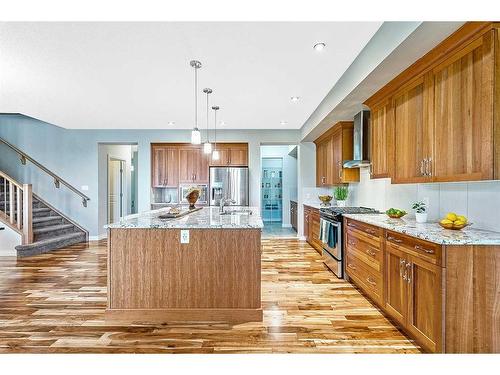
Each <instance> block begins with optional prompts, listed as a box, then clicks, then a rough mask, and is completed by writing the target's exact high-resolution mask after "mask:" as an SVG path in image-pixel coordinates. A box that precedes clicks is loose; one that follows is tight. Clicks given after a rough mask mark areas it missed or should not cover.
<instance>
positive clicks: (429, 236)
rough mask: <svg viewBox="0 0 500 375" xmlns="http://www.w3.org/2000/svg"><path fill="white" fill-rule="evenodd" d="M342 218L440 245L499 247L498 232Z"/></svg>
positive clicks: (352, 216)
mask: <svg viewBox="0 0 500 375" xmlns="http://www.w3.org/2000/svg"><path fill="white" fill-rule="evenodd" d="M343 216H344V217H347V218H350V219H353V220H358V221H360V222H363V223H367V224H371V225H375V226H377V227H381V228H384V229H388V230H392V231H394V232H398V233H403V234H407V235H408V236H411V237H416V238H420V239H422V240H426V241H429V242H434V243H437V244H440V245H500V232H492V231H488V230H483V229H475V228H474V225H471V226H469V227H466V228H464V229H462V230H451V229H444V228H442V227H441V226H439V224H438V223H437V222H436V223H423V224H419V223H417V222H416V221H415V219H414V218H406V217H403V218H402V219H391V218H390V217H388V216H387V215H385V214H346V215H343Z"/></svg>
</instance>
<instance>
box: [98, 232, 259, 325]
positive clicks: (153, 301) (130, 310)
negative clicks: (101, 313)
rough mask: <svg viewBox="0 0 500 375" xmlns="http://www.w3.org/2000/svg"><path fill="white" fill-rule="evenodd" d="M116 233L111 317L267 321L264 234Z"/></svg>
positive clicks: (111, 268)
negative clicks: (264, 318) (184, 236)
mask: <svg viewBox="0 0 500 375" xmlns="http://www.w3.org/2000/svg"><path fill="white" fill-rule="evenodd" d="M180 232H181V229H177V228H174V229H165V228H161V229H153V228H111V229H109V236H108V238H109V243H108V306H107V310H106V319H110V320H122V321H123V320H126V321H153V322H168V321H204V322H206V321H223V322H245V321H262V308H261V285H260V282H261V280H260V278H261V276H260V270H261V243H260V235H261V230H260V229H225V228H224V229H189V243H187V244H181V243H180Z"/></svg>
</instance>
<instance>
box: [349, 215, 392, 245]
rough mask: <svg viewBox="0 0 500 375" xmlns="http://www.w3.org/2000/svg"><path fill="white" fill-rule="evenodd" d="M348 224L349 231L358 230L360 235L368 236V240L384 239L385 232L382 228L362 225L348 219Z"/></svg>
mask: <svg viewBox="0 0 500 375" xmlns="http://www.w3.org/2000/svg"><path fill="white" fill-rule="evenodd" d="M346 224H347V229H348V230H349V229H352V230H357V231H359V232H360V233H362V234H364V235H366V236H368V238H371V239H373V240H375V241H380V240H381V239H382V238H383V232H384V231H383V229H382V228H379V227H375V226H373V225H370V224H365V223H361V222H359V221H356V220H352V219H347V220H346Z"/></svg>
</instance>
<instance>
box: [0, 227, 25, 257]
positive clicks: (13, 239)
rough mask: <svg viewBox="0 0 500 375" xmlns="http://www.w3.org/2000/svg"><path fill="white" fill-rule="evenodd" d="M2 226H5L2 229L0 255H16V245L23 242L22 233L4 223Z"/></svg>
mask: <svg viewBox="0 0 500 375" xmlns="http://www.w3.org/2000/svg"><path fill="white" fill-rule="evenodd" d="M0 227H3V228H5V229H3V230H0V256H2V257H5V256H16V255H17V252H16V249H15V247H16V246H17V245H20V244H21V235H20V234H19V233H17V232H14V231H13V230H12V229H10V228H9V227H8V226H7V225H4V224H2V223H0Z"/></svg>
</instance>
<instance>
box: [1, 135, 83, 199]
mask: <svg viewBox="0 0 500 375" xmlns="http://www.w3.org/2000/svg"><path fill="white" fill-rule="evenodd" d="M0 142H1V143H3V144H4V145H6V146H7V147H9V148H11V149H12V150H14V151H15V152H16V153H17V154H18V155H19V159H20V160H21V164H23V165H26V161H29V162H30V163H31V164H34V165H36V166H37V167H38V168H40V169H41V170H42V171H44V172H45V173H47V174H48V175H49V176H51V177H52V178H53V179H54V185H55V187H56V188H58V189H59V188H60V187H61V184H63V185H64V186H66V187H67V188H68V189H69V190H71V191H72V192H73V193H75V194H76V195H78V196H80V198H81V199H82V205H83V207H87V202H88V201H89V200H90V198H89V197H88V196H86V195H85V194H83V193H82V192H80V191H79V190H78V189H77V188H75V187H74V186H73V185H71V184H70V183H69V182H67V181H65V180H64V179H62V178H61V177H59V176H58V175H56V174H55V173H54V172H52V171H50V170H49V169H47V168H46V167H45V166H43V165H42V164H40V163H39V162H37V161H36V160H35V159H33V158H32V157H31V156H29V155H28V154H26V153H25V152H23V151H21V150H20V149H18V148H17V147H16V146H14V145H13V144H11V143H9V142H7V141H6V140H5V139H3V138H0Z"/></svg>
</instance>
